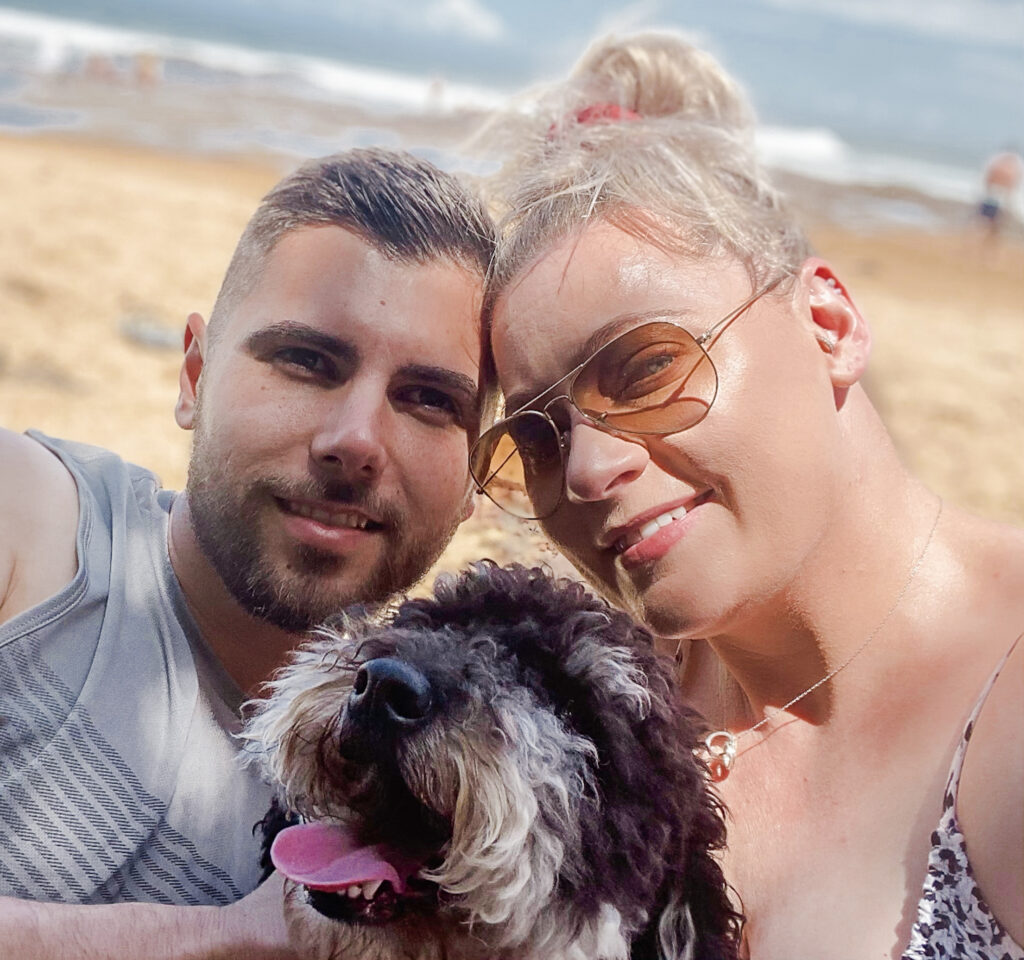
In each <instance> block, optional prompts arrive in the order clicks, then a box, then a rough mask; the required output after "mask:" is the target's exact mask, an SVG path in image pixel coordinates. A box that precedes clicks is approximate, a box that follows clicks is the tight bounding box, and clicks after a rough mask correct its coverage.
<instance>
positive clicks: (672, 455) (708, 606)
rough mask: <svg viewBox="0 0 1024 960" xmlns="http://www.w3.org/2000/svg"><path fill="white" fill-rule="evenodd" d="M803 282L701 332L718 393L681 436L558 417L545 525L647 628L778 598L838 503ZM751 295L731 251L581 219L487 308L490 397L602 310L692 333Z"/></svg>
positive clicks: (820, 369) (578, 340)
mask: <svg viewBox="0 0 1024 960" xmlns="http://www.w3.org/2000/svg"><path fill="white" fill-rule="evenodd" d="M807 276H808V278H809V277H810V274H808V275H807ZM818 284H821V285H824V279H823V278H822V277H814V278H813V279H804V278H801V279H798V280H797V281H796V282H795V285H791V284H783V285H782V287H781V288H780V290H779V291H775V292H773V293H770V294H768V295H767V296H765V297H763V298H761V299H760V300H758V301H757V302H755V303H754V304H753V306H752V307H751V308H750V309H749V310H747V311H746V312H745V313H743V314H742V315H741V316H740V317H739V318H738V319H737V320H735V321H734V322H733V323H732V324H730V325H728V326H727V327H726V329H725V330H724V332H722V333H721V335H720V336H719V337H717V338H716V339H715V340H713V341H712V345H711V346H710V348H709V351H710V356H711V359H712V360H713V362H714V365H715V368H716V369H717V372H718V381H719V383H718V394H717V398H716V399H715V402H714V404H713V406H712V407H711V409H710V411H709V412H708V414H707V416H706V417H705V419H704V420H702V421H701V422H700V423H699V424H697V425H696V426H694V427H692V428H690V429H689V430H686V431H683V432H680V433H676V434H673V435H669V436H665V437H654V436H630V435H627V434H612V433H609V432H607V431H605V430H601V429H599V428H597V427H595V426H593V425H592V424H590V423H588V422H587V421H585V420H584V419H583V418H582V417H580V416H579V415H578V413H576V412H575V411H573V413H572V419H571V430H570V448H569V451H568V453H567V458H566V470H565V473H566V490H565V495H564V496H563V499H562V502H561V505H560V506H559V508H558V510H557V511H556V512H555V514H554V515H553V516H551V517H549V518H548V519H547V520H545V521H544V528H545V530H546V532H547V533H548V535H549V536H550V537H551V539H552V540H553V541H554V542H555V543H556V544H558V546H559V547H560V548H561V549H562V551H563V552H564V553H565V554H566V555H567V556H568V557H569V559H570V560H572V562H573V563H574V564H575V565H576V566H577V567H578V569H579V570H580V571H581V572H582V573H583V574H584V576H586V577H587V578H588V579H589V580H591V581H592V582H593V583H595V584H596V585H598V586H599V587H600V588H601V589H603V590H604V592H605V593H606V594H608V595H609V596H610V598H611V599H612V600H613V601H615V602H618V603H619V604H621V605H623V606H625V607H626V608H627V609H631V610H632V611H634V612H635V613H637V614H638V615H640V616H641V617H643V618H644V619H645V620H646V622H647V623H648V624H649V625H650V626H651V627H652V629H653V630H654V631H655V632H656V633H658V634H660V635H662V636H668V637H684V636H689V637H700V636H708V635H712V634H713V633H716V632H723V631H727V630H729V629H730V626H731V625H737V619H738V618H742V617H743V616H744V615H745V614H746V613H751V612H753V611H754V609H755V608H756V606H757V605H758V604H760V603H762V602H763V601H766V600H770V599H771V598H774V597H776V596H778V595H779V593H780V591H783V590H784V589H785V587H786V585H787V584H788V583H790V582H791V581H792V580H793V578H794V577H796V576H798V575H799V572H800V569H801V567H802V566H803V565H804V564H805V563H807V562H808V561H809V558H810V557H811V555H812V552H813V551H814V548H815V546H816V545H817V544H818V543H819V542H820V541H821V538H822V536H823V534H824V532H825V530H826V529H827V525H828V523H829V518H830V516H833V512H834V511H835V510H837V509H841V503H842V484H843V482H845V481H842V480H841V477H842V476H844V475H845V474H844V472H843V471H841V470H840V469H839V468H840V465H841V463H842V451H843V444H842V431H841V427H840V421H839V418H838V416H837V402H836V397H837V393H836V391H835V390H834V389H833V387H834V385H833V382H832V380H831V379H830V374H829V366H828V363H827V362H826V356H827V355H826V354H825V353H824V352H823V351H822V349H821V347H820V344H819V342H818V340H817V339H816V337H815V334H816V332H820V331H819V330H818V329H817V327H816V324H815V321H814V319H812V311H811V310H810V307H809V294H808V287H809V286H811V285H818ZM780 291H782V292H780ZM752 292H753V290H752V288H751V282H750V279H749V277H748V275H747V272H746V270H745V269H744V268H743V266H742V265H740V264H739V263H737V262H736V261H732V260H727V259H721V258H717V259H707V260H701V261H696V260H692V259H684V258H682V257H680V256H678V255H674V254H668V253H666V252H664V251H662V250H661V249H659V248H657V247H654V246H651V245H649V244H645V243H643V242H641V241H639V240H637V239H636V238H634V237H632V236H630V235H629V234H627V233H625V232H623V231H621V230H619V229H617V228H616V227H614V226H611V225H609V224H606V223H600V222H598V223H595V224H593V225H591V226H588V227H587V228H585V229H584V230H583V232H582V233H580V234H577V235H575V236H573V237H569V238H567V239H566V240H564V241H563V242H560V243H559V244H557V245H556V246H554V247H553V248H552V249H550V250H549V251H548V252H547V253H545V254H544V255H543V256H542V257H541V258H540V259H539V260H538V261H537V262H536V263H535V264H534V265H533V266H532V267H530V268H529V269H527V270H526V271H525V272H524V273H523V274H521V275H520V276H519V277H518V278H517V279H516V280H515V281H514V282H513V283H512V284H511V285H510V286H509V288H508V290H507V291H506V292H505V294H504V295H503V296H502V298H501V299H500V300H499V302H498V303H497V305H496V310H495V314H494V324H493V348H494V354H495V360H496V363H497V369H498V375H499V378H500V381H501V387H502V389H503V391H504V393H505V395H506V397H507V399H508V404H507V409H508V410H509V411H510V412H511V411H513V410H516V409H518V408H519V407H521V406H523V404H525V403H527V402H529V401H530V400H532V399H533V398H534V397H535V396H537V395H538V394H540V393H542V392H543V391H544V390H545V389H546V388H547V387H549V386H550V385H551V384H553V383H554V382H555V381H557V380H558V379H559V378H561V377H563V376H564V375H565V374H566V373H567V372H568V371H569V370H571V369H572V368H573V367H574V366H575V365H576V364H577V363H579V362H580V361H581V360H582V359H584V356H581V355H580V352H581V350H583V347H584V344H585V343H586V342H587V341H588V339H590V338H592V337H593V335H594V334H595V332H596V331H598V330H599V329H601V328H602V327H604V326H605V325H607V324H609V323H610V322H611V321H617V320H624V322H625V324H626V326H627V327H628V326H630V325H635V324H632V323H631V320H630V318H631V317H633V316H634V315H635V316H637V320H636V324H639V323H642V322H643V321H644V320H645V319H650V318H651V317H652V315H653V316H656V317H658V318H659V319H661V318H668V319H672V320H674V321H676V322H678V323H680V324H681V325H682V326H683V327H685V328H686V329H687V330H688V331H689V332H690V333H692V334H693V335H694V336H695V337H697V336H700V334H701V333H703V332H704V331H705V330H707V329H708V328H709V327H711V326H712V325H713V324H714V323H715V322H716V321H718V320H719V319H721V318H722V317H724V316H725V315H726V314H728V313H730V312H731V311H733V310H734V309H735V308H736V307H737V306H739V305H740V304H741V303H743V301H744V300H746V299H747V298H748V297H749V296H750V295H751V293H752ZM620 331H621V328H618V326H617V329H616V332H620ZM594 346H595V345H594V344H591V347H590V348H591V349H593V347H594ZM655 520H658V521H659V524H658V525H657V526H654V525H652V521H655ZM655 531H656V532H655Z"/></svg>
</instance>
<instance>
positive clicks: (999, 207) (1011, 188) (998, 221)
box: [978, 147, 1024, 240]
mask: <svg viewBox="0 0 1024 960" xmlns="http://www.w3.org/2000/svg"><path fill="white" fill-rule="evenodd" d="M1022 175H1024V161H1022V160H1021V157H1020V154H1019V153H1018V152H1017V150H1016V149H1014V148H1012V147H1010V148H1007V149H1006V150H1003V151H1002V152H1000V153H997V154H996V155H995V156H994V157H992V158H991V159H990V160H989V161H988V163H987V164H986V165H985V174H984V183H985V192H984V196H983V197H982V200H981V203H980V204H979V206H978V216H979V217H980V218H981V222H982V227H983V230H984V236H985V239H986V240H994V239H996V237H997V236H998V235H999V233H1000V231H1001V230H1002V229H1003V223H1004V221H1005V220H1006V209H1007V207H1008V206H1009V204H1010V202H1011V201H1012V199H1013V195H1014V193H1015V191H1016V190H1017V188H1018V187H1019V186H1020V182H1021V177H1022Z"/></svg>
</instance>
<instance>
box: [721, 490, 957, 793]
mask: <svg viewBox="0 0 1024 960" xmlns="http://www.w3.org/2000/svg"><path fill="white" fill-rule="evenodd" d="M942 507H943V501H942V498H941V497H940V498H939V509H938V510H937V511H936V513H935V519H934V520H933V521H932V527H931V529H930V530H929V531H928V538H927V539H926V540H925V542H924V546H923V547H922V548H921V552H920V553H919V554H918V555H917V559H916V560H914V563H913V565H912V566H911V568H910V573H909V574H907V579H906V580H905V581H904V582H903V586H902V588H901V589H900V592H899V594H898V595H897V597H896V599H895V600H894V601H893V603H892V606H891V607H889V609H888V610H887V611H886V613H885V616H884V617H882V619H881V620H880V621H879V623H878V626H876V627H875V629H874V630H872V631H871V633H869V634H868V636H867V639H866V640H865V641H864V642H863V643H862V644H861V645H860V646H859V647H857V649H856V650H854V651H853V653H851V654H850V655H849V656H848V657H847V658H846V659H845V660H844V661H843V662H842V663H841V664H839V666H838V667H836V668H835V669H834V670H830V671H829V672H828V673H826V674H825V676H823V677H822V678H821V679H820V680H818V681H817V682H816V683H813V684H811V686H809V687H808V688H807V689H806V690H804V692H803V693H801V694H799V695H797V696H795V697H793V699H792V700H790V701H789V703H786V704H784V705H783V706H781V707H779V709H778V710H773V711H772V712H771V713H769V714H768V715H767V716H766V717H763V718H762V719H761V720H759V721H758V722H757V723H755V724H754V725H753V726H752V727H748V728H747V729H746V730H742V731H740V732H739V733H732V732H730V731H729V730H715V731H714V732H713V733H709V734H708V735H707V736H706V737H705V738H704V749H703V751H702V752H703V754H704V761H705V763H706V764H707V768H708V774H709V775H710V777H711V779H712V780H713V781H714V782H715V783H720V782H721V781H722V780H724V779H725V778H726V777H727V776H729V772H730V771H731V770H732V765H733V763H734V762H735V761H736V747H737V744H738V743H739V742H740V740H742V739H743V738H744V737H746V736H749V735H750V734H752V733H754V732H755V731H756V730H759V729H760V728H761V727H763V726H764V725H765V724H766V723H768V721H769V720H773V719H774V718H775V717H777V716H778V715H779V714H780V713H785V712H786V711H787V710H788V709H789V708H790V707H792V706H793V705H794V704H797V703H799V702H800V701H801V700H803V698H804V697H806V696H809V695H810V694H812V693H814V691H815V690H817V689H818V687H821V686H824V685H825V684H826V683H828V682H829V680H831V679H832V678H833V677H834V676H835V675H836V674H837V673H839V672H840V671H841V670H845V669H846V668H847V667H848V666H849V665H850V664H851V663H853V661H854V660H856V659H857V657H859V656H860V655H861V654H862V653H863V652H864V651H865V650H866V649H867V648H868V644H870V643H871V641H872V640H874V639H875V637H877V636H878V634H879V633H881V631H882V628H883V627H884V626H885V625H886V624H887V623H888V622H889V618H890V617H891V616H892V615H893V614H894V613H895V612H896V610H897V609H898V608H899V605H900V604H901V603H902V602H903V598H904V597H905V596H906V594H907V590H909V589H910V585H911V584H912V583H913V582H914V577H916V576H917V572H918V571H919V570H920V569H921V564H922V563H923V562H924V558H925V554H927V553H928V548H929V547H930V546H931V544H932V537H934V536H935V529H936V527H938V525H939V518H940V517H941V516H942Z"/></svg>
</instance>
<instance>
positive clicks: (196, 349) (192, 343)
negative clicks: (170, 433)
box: [174, 313, 206, 430]
mask: <svg viewBox="0 0 1024 960" xmlns="http://www.w3.org/2000/svg"><path fill="white" fill-rule="evenodd" d="M184 348H185V357H184V359H183V360H182V361H181V371H180V372H179V374H178V402H177V403H176V404H175V405H174V419H175V420H176V421H177V423H178V426H179V427H181V429H182V430H191V429H192V428H193V427H194V426H195V416H196V399H197V397H198V395H199V375H200V374H201V373H202V372H203V363H204V354H205V352H206V321H205V320H203V318H202V317H201V316H200V315H199V314H198V313H190V314H189V315H188V321H187V323H186V325H185V340H184Z"/></svg>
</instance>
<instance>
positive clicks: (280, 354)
mask: <svg viewBox="0 0 1024 960" xmlns="http://www.w3.org/2000/svg"><path fill="white" fill-rule="evenodd" d="M274 360H275V361H276V362H277V363H279V364H282V365H283V366H285V367H289V368H292V369H293V370H294V371H295V372H297V373H299V374H300V375H307V374H312V375H313V376H317V377H331V376H333V375H334V373H335V366H334V361H332V360H331V358H330V357H327V356H325V355H324V354H322V353H320V352H319V351H318V350H310V349H308V348H307V347H285V348H284V349H282V350H278V351H277V352H276V353H275V354H274Z"/></svg>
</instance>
